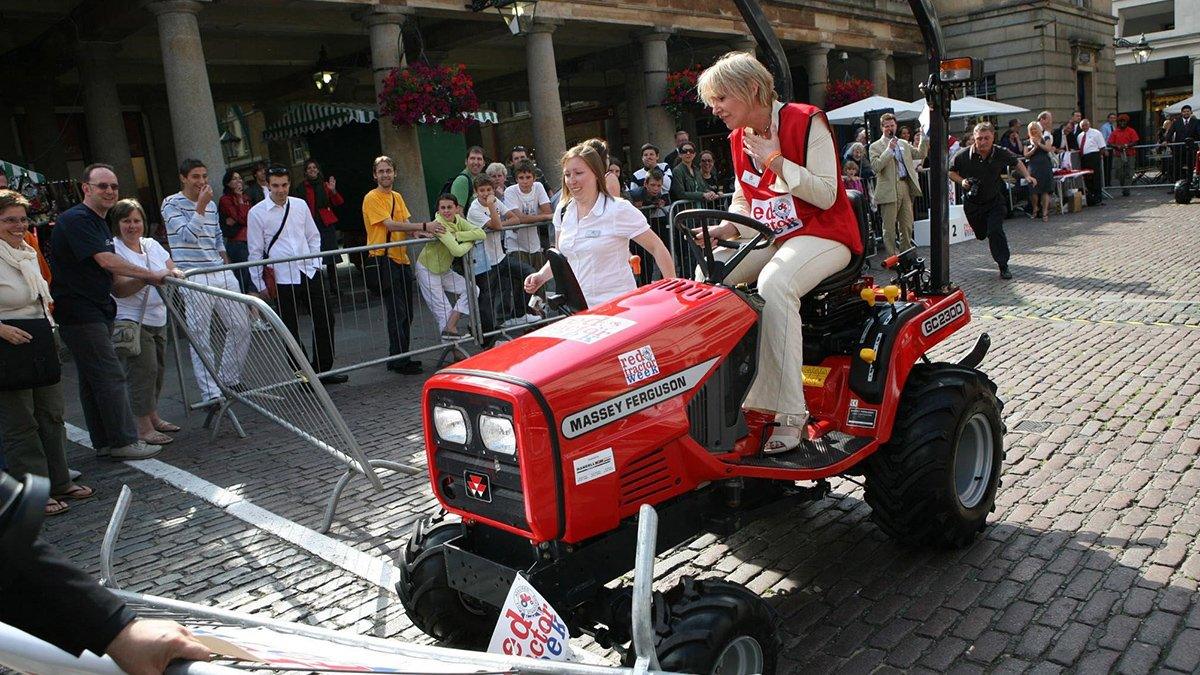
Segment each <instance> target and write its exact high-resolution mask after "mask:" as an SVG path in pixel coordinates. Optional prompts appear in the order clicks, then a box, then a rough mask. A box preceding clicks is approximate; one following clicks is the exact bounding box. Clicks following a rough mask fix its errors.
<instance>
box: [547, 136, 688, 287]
mask: <svg viewBox="0 0 1200 675" xmlns="http://www.w3.org/2000/svg"><path fill="white" fill-rule="evenodd" d="M562 166H563V202H562V204H561V205H559V207H558V209H557V210H556V211H555V213H554V231H555V232H557V233H558V250H560V251H562V253H563V255H565V256H566V257H567V261H568V262H569V263H570V264H571V269H572V270H573V271H574V272H575V277H576V278H577V279H578V280H579V287H580V289H581V290H582V291H583V297H584V299H585V300H587V304H588V307H595V306H597V305H600V304H603V303H605V302H608V301H609V300H611V299H613V298H615V297H617V296H619V295H622V294H624V293H627V292H629V291H632V290H634V289H635V288H637V282H636V281H635V280H634V278H633V270H632V269H630V266H629V257H630V254H629V242H630V240H633V241H636V242H637V243H638V245H640V246H641V247H642V248H644V249H646V251H647V252H649V253H650V255H651V256H652V257H653V258H654V262H655V264H657V265H658V269H659V271H661V272H662V275H663V277H667V278H670V277H674V276H675V262H674V261H673V260H672V259H671V252H670V251H668V250H667V247H666V246H665V245H663V242H662V240H661V239H659V238H658V235H657V234H655V233H654V232H653V231H652V230H651V229H650V225H649V223H647V222H646V217H645V216H643V215H642V212H641V211H638V210H637V208H636V207H635V206H633V205H632V204H630V203H629V202H628V201H626V200H624V199H620V198H614V197H611V196H610V195H609V194H608V192H607V191H606V190H605V180H604V175H605V168H606V167H605V166H604V160H603V159H602V158H601V157H600V153H598V152H596V150H595V149H594V148H592V147H590V146H588V145H586V144H580V145H577V146H575V147H573V148H571V149H570V150H568V151H567V153H566V154H565V155H563V161H562ZM550 278H551V272H550V265H549V263H547V264H546V265H544V266H542V269H540V270H538V271H537V272H534V273H533V274H530V275H529V276H528V277H527V278H526V279H525V291H526V292H528V293H534V292H536V291H537V290H538V289H539V288H541V287H542V285H544V284H545V283H546V282H547V281H549V280H550Z"/></svg>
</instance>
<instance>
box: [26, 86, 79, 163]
mask: <svg viewBox="0 0 1200 675" xmlns="http://www.w3.org/2000/svg"><path fill="white" fill-rule="evenodd" d="M50 89H51V87H45V86H43V87H38V88H33V89H28V90H27V91H29V97H28V98H26V99H25V101H24V104H25V120H26V124H27V125H28V129H29V141H30V142H29V157H26V158H25V159H26V160H27V161H28V165H27V166H28V168H30V169H33V170H34V171H37V172H38V173H42V174H45V175H46V178H47V179H48V180H62V179H65V178H78V176H68V175H67V153H66V152H65V151H64V150H63V137H62V133H61V132H60V131H59V129H58V120H57V119H56V117H57V116H56V115H55V113H54V95H53V94H52V93H51V92H50Z"/></svg>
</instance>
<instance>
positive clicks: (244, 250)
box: [225, 240, 254, 293]
mask: <svg viewBox="0 0 1200 675" xmlns="http://www.w3.org/2000/svg"><path fill="white" fill-rule="evenodd" d="M225 253H226V254H227V255H228V256H229V262H231V263H240V262H246V261H247V260H249V259H250V247H249V246H248V245H247V244H246V242H244V241H228V240H226V241H225ZM233 275H234V276H236V277H237V280H238V286H239V287H240V288H241V289H242V292H243V293H250V292H251V289H253V288H254V286H253V284H251V283H250V270H248V269H245V268H242V269H240V270H234V272H233Z"/></svg>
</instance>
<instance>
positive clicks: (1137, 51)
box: [1113, 33, 1154, 63]
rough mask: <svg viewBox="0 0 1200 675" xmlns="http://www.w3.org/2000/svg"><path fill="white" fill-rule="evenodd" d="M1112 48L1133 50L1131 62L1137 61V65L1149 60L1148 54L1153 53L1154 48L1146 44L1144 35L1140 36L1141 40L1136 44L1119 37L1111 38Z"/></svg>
mask: <svg viewBox="0 0 1200 675" xmlns="http://www.w3.org/2000/svg"><path fill="white" fill-rule="evenodd" d="M1113 46H1115V47H1125V48H1127V49H1130V50H1133V60H1134V61H1137V62H1138V63H1145V62H1146V61H1148V60H1150V52H1152V51H1154V47H1151V46H1150V43H1149V42H1146V34H1145V33H1143V34H1142V37H1141V39H1139V40H1138V41H1137V42H1133V41H1132V40H1127V39H1125V38H1121V37H1119V38H1113Z"/></svg>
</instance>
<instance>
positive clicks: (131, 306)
mask: <svg viewBox="0 0 1200 675" xmlns="http://www.w3.org/2000/svg"><path fill="white" fill-rule="evenodd" d="M113 250H114V251H116V253H117V255H119V256H121V257H122V258H124V259H125V260H126V261H128V262H129V263H131V264H133V265H137V266H138V267H145V268H146V269H148V270H150V271H151V272H157V271H160V270H165V269H167V261H168V260H170V259H171V254H170V253H167V250H166V249H164V248H163V247H162V244H159V243H158V242H157V241H154V240H153V239H148V238H145V237H143V238H142V252H141V253H137V252H135V251H134V250H132V249H130V248H129V247H128V246H126V245H125V242H123V241H121V239H120V238H119V237H113ZM114 299H115V300H116V301H117V319H120V320H128V321H138V322H139V323H141V324H142V325H144V326H165V325H167V306H166V305H165V304H163V299H162V295H161V294H159V292H158V289H156V288H154V287H153V286H149V285H147V286H146V287H145V288H143V289H142V290H140V291H138V292H137V293H134V294H133V295H130V296H128V297H125V298H117V297H116V296H114ZM143 302H145V303H146V313H145V315H144V316H143V315H142V303H143Z"/></svg>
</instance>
